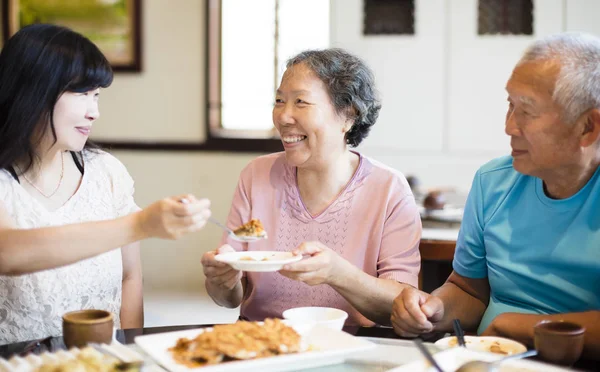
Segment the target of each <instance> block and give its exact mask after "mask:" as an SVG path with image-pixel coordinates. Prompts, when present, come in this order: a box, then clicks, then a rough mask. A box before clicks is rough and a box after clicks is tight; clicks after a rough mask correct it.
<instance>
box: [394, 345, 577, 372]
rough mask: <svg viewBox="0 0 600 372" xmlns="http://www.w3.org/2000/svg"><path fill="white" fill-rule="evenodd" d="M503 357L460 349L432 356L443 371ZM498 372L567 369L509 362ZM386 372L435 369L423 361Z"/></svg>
mask: <svg viewBox="0 0 600 372" xmlns="http://www.w3.org/2000/svg"><path fill="white" fill-rule="evenodd" d="M502 357H503V355H500V354H492V353H482V352H478V351H473V350H468V349H465V348H462V347H457V348H452V349H448V350H444V351H441V352H439V353H437V354H435V355H434V356H433V358H434V359H435V361H436V362H437V363H438V364H439V366H440V367H441V368H442V369H443V370H444V371H455V370H456V369H457V368H458V367H460V366H462V365H463V364H465V363H467V362H470V361H472V360H482V361H486V362H491V361H494V360H498V359H502ZM497 371H498V372H563V371H569V370H568V369H564V368H559V367H556V366H553V365H550V364H546V363H541V362H534V361H532V360H527V359H522V360H511V361H507V362H504V363H502V364H500V365H499V368H498V369H497ZM388 372H435V369H434V368H433V367H431V366H430V365H429V363H428V362H427V361H425V360H424V359H421V360H418V361H415V362H412V363H408V364H405V365H403V366H401V367H398V368H394V369H391V370H389V371H388Z"/></svg>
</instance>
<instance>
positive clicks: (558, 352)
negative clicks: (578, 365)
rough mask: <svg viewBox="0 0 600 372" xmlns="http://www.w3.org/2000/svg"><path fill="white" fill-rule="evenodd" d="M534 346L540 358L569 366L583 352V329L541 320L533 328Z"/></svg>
mask: <svg viewBox="0 0 600 372" xmlns="http://www.w3.org/2000/svg"><path fill="white" fill-rule="evenodd" d="M533 334H534V340H533V341H534V345H535V349H536V350H537V352H538V355H539V357H540V358H542V359H544V360H546V361H548V362H550V363H555V364H560V365H564V366H570V365H573V363H575V362H576V361H577V360H578V359H579V357H580V356H581V353H582V352H583V342H584V334H585V328H584V327H582V326H580V325H579V324H576V323H571V322H565V321H550V320H542V321H541V322H539V323H538V324H536V325H535V327H534V328H533Z"/></svg>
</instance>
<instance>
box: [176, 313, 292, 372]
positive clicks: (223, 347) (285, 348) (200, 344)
mask: <svg viewBox="0 0 600 372" xmlns="http://www.w3.org/2000/svg"><path fill="white" fill-rule="evenodd" d="M300 341H301V338H300V335H299V334H298V333H297V332H296V331H295V330H294V329H293V328H291V327H289V326H287V325H285V324H284V323H283V322H282V321H281V320H280V319H265V321H264V322H260V323H259V322H247V321H239V322H237V323H234V324H220V325H216V326H214V327H213V328H212V329H211V330H210V331H206V332H202V333H201V334H199V335H198V336H196V337H195V338H193V339H188V338H185V337H184V338H180V339H179V340H177V343H176V345H175V346H174V347H172V348H171V349H169V350H170V351H171V352H172V353H173V359H174V360H176V361H177V362H178V363H180V364H183V365H185V366H188V367H191V368H195V367H202V366H205V365H208V364H218V363H226V362H228V361H234V360H247V359H257V358H265V357H271V356H275V355H280V354H288V353H297V352H300V351H302V348H301V345H300Z"/></svg>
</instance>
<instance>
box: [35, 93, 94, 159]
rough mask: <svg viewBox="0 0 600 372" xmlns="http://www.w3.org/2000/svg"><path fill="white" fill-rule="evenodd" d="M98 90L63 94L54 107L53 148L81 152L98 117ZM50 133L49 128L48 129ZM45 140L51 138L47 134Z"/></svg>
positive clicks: (50, 135)
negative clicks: (54, 142) (54, 132)
mask: <svg viewBox="0 0 600 372" xmlns="http://www.w3.org/2000/svg"><path fill="white" fill-rule="evenodd" d="M99 95H100V90H99V89H95V90H91V91H87V92H83V93H75V92H65V93H63V94H62V95H61V96H60V97H59V99H58V101H57V102H56V105H55V106H54V115H53V122H54V129H55V131H56V139H57V141H56V144H55V145H54V146H55V147H57V148H59V149H61V150H68V151H81V150H82V149H83V147H84V145H85V143H86V141H87V139H88V137H89V135H90V133H91V130H92V124H93V123H94V121H96V119H98V117H100V111H99V110H98V99H99ZM48 130H49V131H51V128H50V127H48ZM46 138H52V134H51V133H48V134H47V135H46Z"/></svg>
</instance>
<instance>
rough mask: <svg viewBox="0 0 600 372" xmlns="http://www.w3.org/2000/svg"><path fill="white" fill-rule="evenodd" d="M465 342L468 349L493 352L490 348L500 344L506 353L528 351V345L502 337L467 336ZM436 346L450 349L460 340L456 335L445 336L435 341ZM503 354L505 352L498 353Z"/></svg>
mask: <svg viewBox="0 0 600 372" xmlns="http://www.w3.org/2000/svg"><path fill="white" fill-rule="evenodd" d="M465 344H466V345H467V349H470V350H475V351H485V352H488V353H489V352H493V351H491V350H490V348H491V347H492V346H494V345H496V346H499V347H500V349H501V350H502V351H503V352H504V354H518V353H524V352H526V351H527V347H526V346H525V345H523V344H522V343H520V342H517V341H514V340H510V339H508V338H502V337H491V336H465ZM435 346H437V347H439V348H440V349H448V348H450V347H457V346H458V342H457V341H456V337H455V336H452V337H444V338H442V339H440V340H437V341H436V342H435ZM498 354H500V355H502V354H503V353H498Z"/></svg>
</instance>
